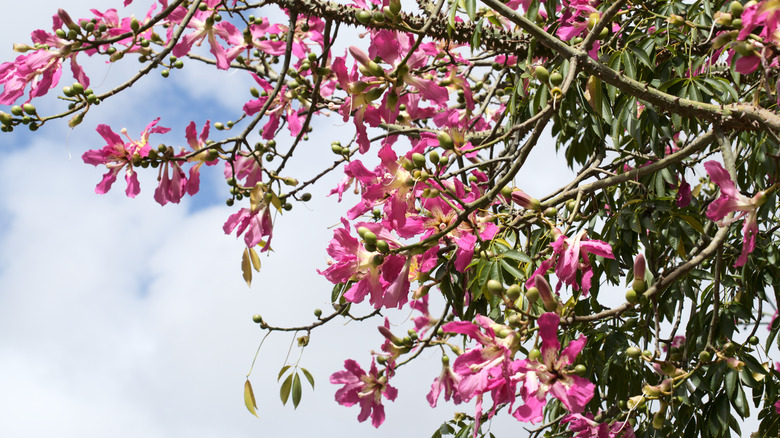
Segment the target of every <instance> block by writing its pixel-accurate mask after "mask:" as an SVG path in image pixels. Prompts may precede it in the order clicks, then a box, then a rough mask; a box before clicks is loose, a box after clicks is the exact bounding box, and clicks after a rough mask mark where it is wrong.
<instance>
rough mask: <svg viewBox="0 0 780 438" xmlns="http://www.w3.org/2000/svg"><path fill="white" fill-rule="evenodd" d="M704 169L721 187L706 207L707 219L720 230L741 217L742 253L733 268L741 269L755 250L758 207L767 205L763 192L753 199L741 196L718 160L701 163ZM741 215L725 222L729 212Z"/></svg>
mask: <svg viewBox="0 0 780 438" xmlns="http://www.w3.org/2000/svg"><path fill="white" fill-rule="evenodd" d="M704 169H706V170H707V173H708V174H709V175H710V179H712V182H714V183H715V184H717V185H718V187H720V197H719V198H718V199H716V200H714V201H712V203H711V204H710V205H709V207H707V217H708V218H710V219H711V220H714V221H716V223H717V224H718V226H719V227H724V226H726V225H729V224H731V223H732V222H734V221H736V220H738V219H741V218H744V219H745V222H744V224H743V226H742V253H741V254H740V256H739V258H737V261H736V263H734V266H742V265H744V264H745V262H747V257H748V255H749V254H750V253H751V252H753V250H754V249H755V247H756V234H758V207H760V206H762V205H763V204H764V203H765V202H766V198H767V196H766V193H765V192H763V191H761V192H758V193H756V195H755V196H753V197H752V198H748V197H747V196H744V195H742V194H741V193H739V191H737V187H736V185H735V184H734V181H732V180H731V176H729V174H728V172H727V171H726V169H724V168H723V166H721V164H720V163H718V162H717V161H708V162H706V163H704ZM737 211H738V212H740V213H738V214H736V215H735V216H734V217H733V218H731V219H724V218H725V217H726V216H727V215H728V214H729V213H731V212H737Z"/></svg>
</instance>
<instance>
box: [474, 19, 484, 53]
mask: <svg viewBox="0 0 780 438" xmlns="http://www.w3.org/2000/svg"><path fill="white" fill-rule="evenodd" d="M473 19H474V18H473V17H472V20H473ZM484 22H485V19H484V18H480V19H479V21H477V24H476V26H474V35H472V36H471V50H472V52H473V51H474V47H479V45H480V44H482V25H483V23H484Z"/></svg>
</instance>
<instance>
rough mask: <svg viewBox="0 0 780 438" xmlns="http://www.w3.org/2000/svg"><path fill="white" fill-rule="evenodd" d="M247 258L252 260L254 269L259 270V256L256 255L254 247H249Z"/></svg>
mask: <svg viewBox="0 0 780 438" xmlns="http://www.w3.org/2000/svg"><path fill="white" fill-rule="evenodd" d="M249 258H250V259H251V260H252V266H253V267H254V268H255V271H257V272H260V256H258V255H257V252H255V250H254V248H249Z"/></svg>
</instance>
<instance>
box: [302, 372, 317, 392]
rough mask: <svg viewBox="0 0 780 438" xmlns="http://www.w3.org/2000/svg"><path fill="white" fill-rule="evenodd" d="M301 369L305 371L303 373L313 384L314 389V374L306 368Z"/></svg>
mask: <svg viewBox="0 0 780 438" xmlns="http://www.w3.org/2000/svg"><path fill="white" fill-rule="evenodd" d="M301 371H303V375H304V376H306V380H308V381H309V384H310V385H311V389H314V376H312V375H311V373H310V372H309V370H307V369H306V368H301Z"/></svg>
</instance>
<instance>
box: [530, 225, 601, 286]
mask: <svg viewBox="0 0 780 438" xmlns="http://www.w3.org/2000/svg"><path fill="white" fill-rule="evenodd" d="M556 234H558V238H557V239H556V240H555V241H554V242H552V243H551V245H552V247H553V256H552V257H551V258H549V259H547V260H545V261H544V262H542V264H541V265H540V266H539V268H537V269H536V271H534V273H533V274H532V275H531V276H530V277H529V278H528V281H527V282H526V287H531V286H532V285H533V283H532V282H533V281H534V277H535V276H536V275H544V274H546V273H547V270H549V269H550V268H551V267H553V266H555V275H557V276H558V280H560V281H559V282H558V285H557V286H556V287H555V291H556V292H558V291H559V290H560V288H561V285H562V284H563V283H565V284H567V285H569V286H571V287H572V289H574V290H580V285H579V284H578V283H577V271H581V272H582V279H581V284H582V291H583V294H584V295H585V296H587V294H588V292H589V291H590V287H591V280H592V278H593V270H592V268H591V265H590V259H588V253H591V254H595V255H598V256H601V257H604V258H608V259H614V258H615V256H614V255H613V254H612V246H610V245H609V244H608V243H606V242H602V241H600V240H591V239H588V238H587V237H588V233H587V231H586V230H582V231H580V232H579V233H577V235H575V236H574V238H573V239H570V238H568V237H566V236H564V235H563V234H562V233H561V231H560V230H558V229H557V228H556ZM580 258H582V262H580Z"/></svg>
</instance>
